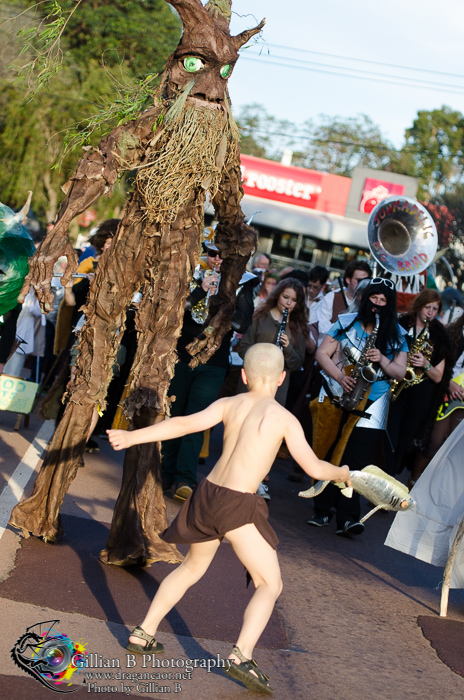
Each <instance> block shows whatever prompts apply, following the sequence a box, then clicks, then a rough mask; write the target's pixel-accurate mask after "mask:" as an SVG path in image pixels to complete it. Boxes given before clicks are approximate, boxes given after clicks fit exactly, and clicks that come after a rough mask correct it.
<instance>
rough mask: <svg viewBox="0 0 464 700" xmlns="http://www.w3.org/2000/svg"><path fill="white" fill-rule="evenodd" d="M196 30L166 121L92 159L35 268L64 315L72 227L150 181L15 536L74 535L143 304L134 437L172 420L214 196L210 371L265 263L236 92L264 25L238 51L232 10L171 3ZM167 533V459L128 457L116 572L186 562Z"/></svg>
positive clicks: (123, 229) (138, 198)
mask: <svg viewBox="0 0 464 700" xmlns="http://www.w3.org/2000/svg"><path fill="white" fill-rule="evenodd" d="M167 1H168V2H169V3H170V4H171V5H172V6H174V7H175V8H176V9H177V11H178V12H179V15H180V17H181V19H182V23H183V27H184V30H183V35H182V38H181V41H180V43H179V45H178V47H177V49H176V51H175V52H174V54H172V56H171V57H170V58H169V59H168V62H167V65H166V69H165V72H164V73H163V76H162V80H161V84H160V87H159V89H158V91H157V93H156V95H155V101H154V107H152V108H151V109H149V110H147V111H146V112H144V113H143V114H142V115H141V116H140V118H139V119H137V120H135V121H132V122H130V123H128V124H126V125H123V126H120V127H117V128H116V129H114V130H113V131H112V132H111V133H110V134H109V136H108V137H106V138H105V139H103V140H102V141H101V142H100V144H99V146H98V148H89V149H88V150H87V151H86V153H85V156H84V157H83V158H82V160H81V161H80V162H79V164H78V167H77V170H76V172H75V174H74V175H73V177H72V178H71V180H70V181H69V182H68V183H66V185H65V193H66V195H67V196H66V199H65V200H64V202H63V205H62V207H61V209H60V213H59V215H58V218H57V222H56V224H55V226H54V228H53V230H52V231H51V232H50V234H49V235H48V236H47V238H46V239H45V240H44V241H43V243H42V244H41V246H40V248H39V249H38V250H37V253H36V255H35V256H34V258H33V259H32V261H31V266H30V273H29V276H28V278H27V279H26V284H25V287H24V288H23V291H22V295H23V296H24V295H25V293H26V291H27V288H28V286H29V285H30V284H32V285H33V287H34V289H35V290H36V292H37V295H38V297H39V300H40V302H41V304H42V305H43V308H44V309H45V310H47V309H49V308H50V303H51V294H50V281H51V278H52V274H53V264H54V262H55V260H57V258H58V257H59V256H61V255H67V256H68V261H69V262H70V265H69V266H68V270H67V275H66V277H64V278H63V284H65V283H66V281H67V279H68V278H69V276H70V275H71V273H72V272H73V271H74V270H75V266H76V262H77V261H76V255H75V253H74V251H73V249H72V246H71V245H70V243H69V240H68V236H67V229H68V226H69V223H70V222H71V220H72V219H73V218H74V217H75V216H77V215H78V214H80V213H81V212H83V211H84V210H85V209H86V208H87V207H88V206H90V205H91V204H92V203H93V202H94V201H95V200H96V199H97V198H98V197H100V196H101V195H102V194H107V193H109V192H111V188H112V187H113V185H114V183H115V182H116V179H117V177H118V174H119V173H120V172H121V171H122V170H135V171H136V173H137V176H136V180H135V188H134V193H133V194H132V195H131V196H130V198H129V199H128V201H127V203H126V205H125V208H124V210H123V213H122V220H121V224H120V226H119V229H118V232H117V234H116V236H115V238H114V239H113V242H112V245H111V247H110V248H109V250H107V251H106V252H105V253H104V254H103V256H102V258H101V259H100V262H99V265H98V269H97V272H96V274H95V277H94V279H93V281H92V284H91V287H90V295H89V300H88V304H87V307H86V310H85V313H86V319H87V320H86V323H85V326H84V328H83V330H82V332H81V340H80V346H79V349H80V352H79V357H78V360H77V372H76V376H75V379H74V381H73V382H72V383H71V384H70V385H69V386H68V405H67V407H66V411H65V413H64V416H63V418H62V420H61V422H60V423H59V425H58V427H57V430H56V432H55V435H54V437H53V440H52V442H51V445H50V447H49V450H48V454H47V457H46V459H45V461H44V464H43V466H42V469H41V471H40V473H39V475H38V477H37V481H36V483H35V487H34V492H33V494H32V496H31V497H30V498H28V499H26V500H25V501H23V502H21V503H20V504H19V505H17V506H16V507H15V508H14V509H13V512H12V515H11V519H10V522H11V524H12V525H13V526H15V527H19V528H21V529H22V530H23V531H24V532H25V533H29V532H31V533H32V534H34V535H37V536H41V537H43V538H44V539H45V540H47V541H54V540H55V539H56V538H57V536H58V535H59V534H60V531H61V526H60V517H59V508H60V506H61V503H62V501H63V498H64V495H65V493H66V491H67V490H68V488H69V485H70V483H71V481H72V480H73V479H74V477H75V475H76V472H77V468H78V463H79V459H80V456H81V454H82V452H83V449H84V446H85V440H86V437H87V436H88V433H89V429H90V424H91V419H92V413H93V410H94V408H95V406H97V405H98V406H100V407H101V408H104V407H105V396H106V390H107V386H108V383H109V380H110V376H111V368H112V366H113V362H114V358H115V354H116V351H117V347H118V337H119V335H118V334H119V333H121V332H122V331H123V329H124V323H125V315H126V309H127V307H128V306H129V304H130V301H131V299H132V297H133V295H134V293H135V292H137V291H141V292H142V294H143V298H142V302H141V304H140V308H139V311H138V317H137V321H136V323H137V330H138V349H137V354H136V357H135V360H134V364H133V369H132V384H131V391H130V395H129V397H128V399H127V400H126V403H125V414H126V416H127V417H128V418H129V419H130V420H131V424H132V427H133V428H140V427H144V426H147V425H150V424H153V423H154V422H155V421H157V420H163V418H164V416H165V415H166V414H168V413H169V401H168V399H167V390H168V387H169V383H170V380H171V378H172V376H173V371H174V365H175V361H176V355H175V347H176V342H177V338H178V337H179V334H180V330H181V325H182V317H183V312H184V304H185V300H186V298H187V295H188V293H189V282H190V279H191V277H192V274H193V271H194V268H195V264H196V262H197V258H198V254H199V249H200V233H201V231H202V229H203V205H204V202H205V196H206V193H207V192H208V191H209V193H210V196H211V199H212V202H213V205H214V208H215V211H216V216H217V218H218V220H219V224H218V226H217V229H216V242H217V245H218V248H219V250H220V252H221V255H222V257H223V259H224V262H223V264H222V269H221V285H220V288H219V292H218V294H217V295H216V296H215V297H213V298H212V300H211V309H210V314H209V318H208V319H207V322H206V328H205V330H204V333H203V334H202V336H201V337H200V338H198V339H197V340H196V341H194V342H193V343H192V348H191V353H192V355H194V357H193V360H192V362H195V363H198V362H204V361H206V360H207V359H208V358H209V357H210V356H211V355H212V354H213V353H214V352H215V350H216V349H217V348H218V346H219V344H220V342H221V340H222V338H223V336H224V334H225V333H226V332H227V330H228V329H229V327H230V318H231V316H232V313H233V310H234V305H235V290H236V287H237V284H238V282H239V280H240V278H241V276H242V274H243V272H244V270H245V266H246V262H247V260H248V258H249V256H250V254H251V253H252V252H253V251H254V249H255V244H256V237H255V232H254V231H253V230H252V229H251V228H249V227H248V226H246V224H245V223H244V216H243V213H242V211H241V209H240V205H239V203H240V200H241V198H242V196H243V190H242V186H241V174H240V151H239V147H238V131H237V127H236V125H235V123H234V121H233V118H232V115H231V112H230V103H229V99H228V91H227V79H228V77H229V76H230V74H231V72H232V70H233V67H234V64H235V62H236V61H237V58H238V50H239V48H240V47H241V46H242V45H243V44H245V43H246V42H247V41H248V40H249V39H250V38H251V37H252V36H253V35H254V34H256V33H257V32H259V31H260V30H261V28H262V26H263V24H264V21H263V22H261V24H260V25H259V26H258V27H256V28H254V29H250V30H247V31H245V32H243V33H242V34H240V35H238V36H235V37H232V36H231V35H230V33H229V20H230V0H210V2H208V4H207V5H206V6H204V7H203V5H202V4H201V2H200V0H167ZM165 527H166V515H165V504H164V500H163V495H162V488H161V484H160V480H159V450H158V446H157V445H153V444H148V445H139V446H136V447H132V448H130V449H129V450H127V452H126V456H125V460H124V473H123V480H122V486H121V491H120V493H119V497H118V500H117V503H116V506H115V511H114V516H113V521H112V524H111V531H110V535H109V539H108V543H107V549H106V550H104V551H103V552H102V554H101V558H102V560H103V561H105V562H107V563H112V564H119V565H126V564H134V563H137V564H142V565H145V564H148V563H151V562H154V561H158V560H164V561H170V562H174V561H179V560H180V558H181V557H180V555H179V553H178V551H177V549H176V548H175V546H174V545H170V544H168V543H165V542H163V541H162V540H160V538H159V536H158V533H159V532H161V531H163V530H164V529H165Z"/></svg>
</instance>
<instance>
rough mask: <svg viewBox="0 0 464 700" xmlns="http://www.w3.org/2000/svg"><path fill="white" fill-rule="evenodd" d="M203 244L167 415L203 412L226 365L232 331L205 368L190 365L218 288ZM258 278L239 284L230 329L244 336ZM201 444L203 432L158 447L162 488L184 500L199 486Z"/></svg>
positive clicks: (209, 250) (210, 253)
mask: <svg viewBox="0 0 464 700" xmlns="http://www.w3.org/2000/svg"><path fill="white" fill-rule="evenodd" d="M204 245H205V252H206V258H205V259H204V260H203V261H202V262H203V264H202V265H201V266H198V267H197V269H196V271H195V275H194V279H193V281H192V284H191V288H190V295H189V297H188V298H187V303H186V307H185V313H184V322H183V326H182V332H181V335H180V338H179V340H178V342H177V355H178V358H179V359H178V362H177V364H176V366H175V371H174V377H173V378H172V381H171V384H170V387H169V396H175V397H176V400H175V401H174V402H173V403H172V404H171V416H172V417H174V416H188V415H191V414H192V413H197V412H198V411H202V410H203V409H205V408H207V407H208V406H209V405H210V404H212V403H213V402H214V401H216V399H217V397H218V394H219V391H220V389H221V387H222V384H223V382H224V379H225V377H226V374H227V369H228V366H229V346H230V341H231V338H232V330H231V331H230V332H229V333H227V334H226V335H225V337H224V340H223V341H222V343H221V346H220V347H219V348H218V350H217V351H216V352H215V353H214V355H212V357H210V359H209V360H208V361H207V362H206V363H205V364H204V365H198V366H197V367H194V368H191V367H189V363H190V360H191V359H192V357H191V355H190V354H189V353H188V352H187V349H186V348H187V346H188V345H189V344H190V343H191V342H192V341H193V340H194V339H195V338H196V337H197V336H198V335H199V334H200V333H201V331H202V329H203V326H204V322H205V321H206V317H207V312H208V298H209V296H211V295H213V294H216V292H217V289H218V286H219V284H220V270H221V264H222V258H221V257H220V255H219V251H218V249H217V247H216V245H215V244H214V242H212V241H208V242H207V243H206V244H204ZM257 283H258V280H257V278H256V276H255V275H252V274H251V273H249V272H246V273H245V274H244V275H243V277H242V279H241V280H240V283H239V288H238V291H237V304H236V308H235V312H234V315H233V317H232V328H233V330H235V331H237V332H238V333H244V332H245V331H246V329H247V328H248V326H249V325H250V323H251V318H252V315H253V308H254V307H253V288H254V286H255V284H257ZM202 444H203V433H193V434H191V435H185V436H184V437H181V438H176V439H174V440H167V441H165V442H163V445H162V457H163V459H162V465H161V476H162V481H163V490H164V491H166V492H170V491H171V489H172V487H173V486H174V487H175V491H174V498H176V500H180V501H185V500H186V499H187V498H188V497H189V496H190V494H191V493H192V491H193V488H194V487H195V486H196V484H197V467H198V459H199V456H200V451H201V447H202Z"/></svg>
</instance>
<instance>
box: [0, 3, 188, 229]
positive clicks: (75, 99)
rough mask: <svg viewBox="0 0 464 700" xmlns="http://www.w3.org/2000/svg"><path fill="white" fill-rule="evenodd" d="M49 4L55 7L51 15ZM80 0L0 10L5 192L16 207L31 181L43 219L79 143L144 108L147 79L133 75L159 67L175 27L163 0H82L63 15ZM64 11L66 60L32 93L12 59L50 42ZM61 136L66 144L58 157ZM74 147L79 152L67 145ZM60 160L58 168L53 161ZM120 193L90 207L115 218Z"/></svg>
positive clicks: (0, 185)
mask: <svg viewBox="0 0 464 700" xmlns="http://www.w3.org/2000/svg"><path fill="white" fill-rule="evenodd" d="M55 5H56V6H57V7H58V10H56V12H55V14H53V13H52V14H50V12H51V10H52V9H53V7H54V6H55ZM76 5H77V3H76V2H75V1H74V0H63V1H62V2H61V6H60V5H57V3H56V2H55V0H50V1H49V0H47V1H46V2H43V3H40V4H38V5H36V4H34V3H32V2H29V1H28V0H18V1H17V2H11V3H6V4H3V5H2V6H1V8H0V21H1V20H3V24H2V25H1V26H0V159H1V162H2V168H1V169H0V193H1V199H2V201H3V202H5V203H6V204H8V205H9V206H11V207H13V208H19V207H20V206H22V205H23V204H24V201H25V199H26V193H27V191H28V190H30V189H32V190H33V191H34V197H33V208H34V210H35V211H36V212H37V214H38V215H39V216H40V218H42V220H46V221H50V220H53V219H54V217H55V215H56V213H57V210H58V207H59V203H60V201H61V199H62V194H61V191H60V187H61V185H62V184H63V182H65V180H66V179H67V178H68V177H69V176H70V174H71V173H72V172H73V170H74V168H75V166H76V162H77V159H78V157H79V155H80V153H79V152H78V150H77V149H79V150H80V146H81V145H83V144H84V143H92V144H96V143H97V142H98V140H99V138H101V136H102V134H103V132H107V131H109V130H110V129H111V128H112V127H113V126H115V125H116V124H117V123H118V122H119V121H121V120H122V121H125V120H126V119H129V118H131V117H133V116H137V115H138V113H139V111H140V110H141V109H142V107H143V106H144V105H146V106H148V104H149V103H150V101H151V94H152V92H153V89H154V86H153V81H152V79H150V80H148V81H143V80H139V79H137V78H134V76H138V74H139V73H140V74H142V73H143V74H144V75H146V74H147V73H149V71H150V70H154V71H160V70H162V68H163V66H164V62H165V60H166V58H167V56H168V55H169V53H171V52H172V50H173V49H174V47H175V46H176V45H177V42H178V40H179V35H180V28H181V23H180V20H179V18H178V17H177V15H175V14H174V13H173V12H172V10H171V8H170V6H169V5H167V3H166V2H164V0H145V1H144V2H114V3H113V2H112V3H109V2H99V3H97V2H89V1H88V0H81V3H80V4H79V6H78V9H77V11H76V12H75V13H74V14H73V15H72V16H71V17H70V18H69V12H70V11H71V10H72V8H73V7H76ZM28 8H30V9H28ZM25 9H26V10H28V11H26V12H24V10H25ZM57 18H58V19H57ZM63 18H64V19H63ZM67 18H69V22H68V24H67V25H66V27H65V31H64V32H63V35H62V37H60V47H61V48H60V49H59V51H60V50H63V56H62V64H63V67H62V69H61V70H60V71H59V72H57V73H56V74H55V75H53V71H52V76H53V78H52V80H51V82H50V83H49V84H47V82H46V81H45V83H44V84H43V85H42V90H41V91H39V92H38V93H37V94H35V96H33V98H32V96H31V95H26V90H25V88H24V85H21V84H20V83H18V82H17V80H16V78H17V74H16V73H15V72H14V71H13V70H11V69H9V66H10V64H11V63H14V64H16V65H17V66H19V65H24V64H25V63H27V62H28V61H31V60H34V58H35V57H37V55H38V52H40V51H43V50H44V49H45V50H46V49H47V46H48V47H49V46H50V42H51V41H54V38H55V37H56V36H57V33H59V31H61V28H63V26H64V25H63V22H65V21H66V19H67ZM5 20H7V21H6V23H5ZM53 22H57V24H56V25H53ZM52 25H53V32H52V35H51V36H52V39H50V38H49V39H48V40H47V38H46V36H47V35H46V34H45V35H43V34H42V38H40V32H47V31H48V30H47V27H50V26H52ZM20 30H24V31H25V32H28V31H29V32H30V33H29V34H26V35H24V34H23V36H22V43H23V47H24V48H25V49H26V50H25V52H24V53H23V54H20V50H21V40H19V41H15V39H16V35H17V32H18V31H20ZM20 39H21V38H20ZM47 41H48V44H47ZM5 47H8V49H7V48H5ZM116 47H118V50H117V51H116ZM102 63H104V66H103V65H102ZM134 109H135V110H136V111H137V114H134V113H133V111H134ZM101 122H102V123H101ZM63 142H65V145H66V144H67V151H66V150H65V153H64V159H63ZM73 146H74V148H75V149H76V150H75V152H74V153H71V152H70V150H72V147H73ZM57 163H60V164H61V167H60V169H59V170H57V169H53V166H55V165H56V164H57ZM123 199H124V192H123V187H122V186H120V187H119V188H118V187H117V188H116V192H115V194H114V195H113V197H112V199H111V202H110V200H108V199H107V198H102V199H101V200H100V201H99V202H98V204H97V205H96V207H97V209H98V213H99V215H100V213H101V215H102V216H103V218H104V217H105V215H109V216H112V215H113V213H114V209H115V207H118V206H119V205H120V204H121V202H122V201H123ZM100 210H101V212H100Z"/></svg>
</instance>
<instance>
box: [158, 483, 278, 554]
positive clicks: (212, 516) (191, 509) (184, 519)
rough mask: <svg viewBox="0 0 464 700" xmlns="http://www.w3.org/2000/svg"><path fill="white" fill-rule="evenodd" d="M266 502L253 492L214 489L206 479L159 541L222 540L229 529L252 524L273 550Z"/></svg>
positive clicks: (214, 486)
mask: <svg viewBox="0 0 464 700" xmlns="http://www.w3.org/2000/svg"><path fill="white" fill-rule="evenodd" d="M268 517H269V510H268V507H267V505H266V502H265V501H264V499H263V498H262V497H261V496H258V495H257V494H255V493H243V492H242V491H234V490H233V489H228V488H227V487H225V486H217V485H216V484H213V483H212V481H208V479H203V481H202V482H201V483H200V484H199V485H198V486H197V488H196V489H195V490H194V492H193V494H192V495H191V496H190V497H189V498H188V499H187V500H186V501H185V503H184V504H183V506H182V508H181V509H180V511H179V513H178V514H177V517H176V518H175V520H173V522H172V523H171V525H170V526H169V527H168V529H167V530H165V531H164V532H163V534H162V535H161V539H163V540H165V541H166V542H172V543H174V544H193V543H196V542H211V541H212V540H222V539H223V537H224V535H225V534H226V533H227V532H229V531H230V530H235V529H236V528H238V527H242V525H247V524H248V523H253V524H254V525H255V526H256V528H257V530H258V532H260V534H261V535H262V536H263V537H264V539H265V540H266V542H268V543H269V544H270V545H271V547H272V548H273V549H276V547H277V545H278V544H279V540H278V539H277V535H276V534H275V532H274V530H273V529H272V527H271V526H270V525H269V522H268Z"/></svg>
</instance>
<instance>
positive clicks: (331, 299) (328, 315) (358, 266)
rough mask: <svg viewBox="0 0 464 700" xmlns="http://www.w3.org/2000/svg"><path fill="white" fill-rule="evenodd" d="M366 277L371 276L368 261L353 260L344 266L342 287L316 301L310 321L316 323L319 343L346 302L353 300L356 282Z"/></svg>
mask: <svg viewBox="0 0 464 700" xmlns="http://www.w3.org/2000/svg"><path fill="white" fill-rule="evenodd" d="M367 277H372V271H371V268H370V267H369V265H368V263H367V262H365V261H364V260H353V261H352V262H350V263H348V265H347V266H346V269H345V272H344V275H343V284H344V287H343V289H341V288H340V289H338V290H335V291H333V292H329V293H328V294H326V295H325V297H324V298H323V299H322V300H321V301H320V302H319V303H318V305H317V307H316V309H315V314H314V318H311V322H312V323H316V322H317V324H318V331H319V341H318V342H319V345H320V344H321V343H322V341H323V339H324V336H325V334H326V333H327V332H328V331H329V329H330V328H331V326H332V324H333V323H335V321H336V320H337V319H338V317H339V315H340V314H343V313H345V312H346V309H347V307H348V304H350V303H351V302H352V301H353V299H354V296H355V292H356V287H357V284H358V282H359V281H360V280H362V279H366V278H367Z"/></svg>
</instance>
